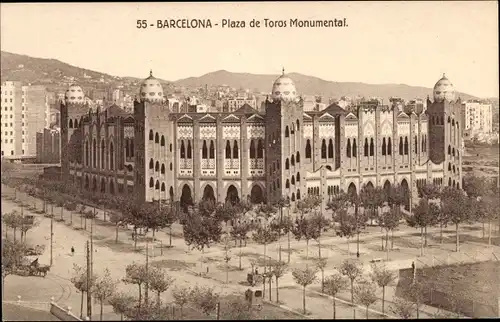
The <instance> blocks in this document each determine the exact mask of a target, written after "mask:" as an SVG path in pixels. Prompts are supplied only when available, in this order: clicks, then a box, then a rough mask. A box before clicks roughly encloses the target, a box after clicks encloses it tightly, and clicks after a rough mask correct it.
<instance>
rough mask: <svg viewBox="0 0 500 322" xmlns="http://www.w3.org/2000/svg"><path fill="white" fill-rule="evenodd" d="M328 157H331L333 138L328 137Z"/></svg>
mask: <svg viewBox="0 0 500 322" xmlns="http://www.w3.org/2000/svg"><path fill="white" fill-rule="evenodd" d="M328 158H329V159H333V140H332V139H330V141H329V142H328Z"/></svg>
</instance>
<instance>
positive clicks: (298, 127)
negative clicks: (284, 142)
mask: <svg viewBox="0 0 500 322" xmlns="http://www.w3.org/2000/svg"><path fill="white" fill-rule="evenodd" d="M297 131H300V122H299V120H297Z"/></svg>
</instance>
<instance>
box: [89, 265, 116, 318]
mask: <svg viewBox="0 0 500 322" xmlns="http://www.w3.org/2000/svg"><path fill="white" fill-rule="evenodd" d="M117 284H118V281H115V280H113V279H112V278H111V273H110V272H109V270H108V269H107V268H106V269H105V270H104V275H103V276H99V277H97V279H96V281H95V283H94V284H93V285H92V294H93V295H94V297H95V299H96V301H99V304H100V305H101V311H100V317H101V321H102V310H103V306H104V301H105V300H106V299H108V298H109V297H110V296H112V295H113V293H115V291H116V285H117Z"/></svg>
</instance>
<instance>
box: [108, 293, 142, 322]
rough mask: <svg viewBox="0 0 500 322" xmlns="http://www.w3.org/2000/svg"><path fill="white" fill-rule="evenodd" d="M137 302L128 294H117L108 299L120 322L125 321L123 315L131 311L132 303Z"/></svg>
mask: <svg viewBox="0 0 500 322" xmlns="http://www.w3.org/2000/svg"><path fill="white" fill-rule="evenodd" d="M135 300H136V299H135V298H134V297H133V296H131V295H128V294H126V293H115V294H113V295H112V296H111V297H110V298H109V299H108V303H109V304H110V305H111V306H112V307H113V312H115V313H116V314H119V315H120V320H121V321H123V315H124V314H125V313H126V312H127V311H129V310H130V307H131V303H133V302H134V301H135ZM101 320H102V318H101Z"/></svg>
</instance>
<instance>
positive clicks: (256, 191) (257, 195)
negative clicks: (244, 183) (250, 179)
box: [250, 184, 264, 204]
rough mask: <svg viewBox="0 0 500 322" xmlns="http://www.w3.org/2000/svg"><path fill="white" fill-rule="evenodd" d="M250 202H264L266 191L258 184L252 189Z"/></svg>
mask: <svg viewBox="0 0 500 322" xmlns="http://www.w3.org/2000/svg"><path fill="white" fill-rule="evenodd" d="M250 202H251V203H253V204H260V203H263V202H264V193H263V191H262V188H261V187H260V186H259V185H258V184H256V185H254V186H253V187H252V190H251V191H250Z"/></svg>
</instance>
